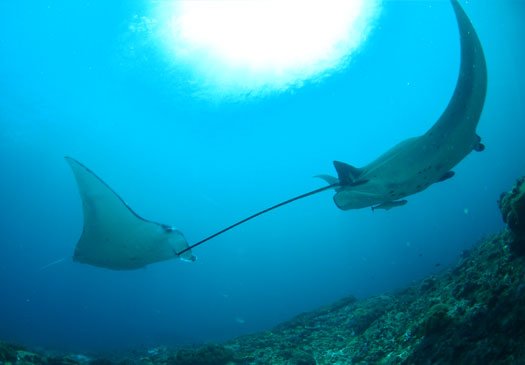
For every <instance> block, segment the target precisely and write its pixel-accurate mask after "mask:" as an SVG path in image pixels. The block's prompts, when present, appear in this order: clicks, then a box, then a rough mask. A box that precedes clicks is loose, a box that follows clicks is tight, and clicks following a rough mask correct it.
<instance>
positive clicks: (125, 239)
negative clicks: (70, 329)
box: [66, 157, 195, 270]
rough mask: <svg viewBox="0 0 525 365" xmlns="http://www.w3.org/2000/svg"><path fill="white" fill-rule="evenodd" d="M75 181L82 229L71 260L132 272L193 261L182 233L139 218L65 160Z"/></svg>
mask: <svg viewBox="0 0 525 365" xmlns="http://www.w3.org/2000/svg"><path fill="white" fill-rule="evenodd" d="M66 161H67V162H68V164H69V166H70V167H71V169H72V170H73V174H74V175H75V179H76V181H77V185H78V189H79V192H80V197H81V200H82V207H83V213H84V230H83V232H82V235H81V236H80V239H79V241H78V243H77V246H76V248H75V253H74V255H73V260H74V261H77V262H80V263H85V264H90V265H93V266H98V267H104V268H108V269H113V270H133V269H138V268H141V267H144V266H146V265H148V264H151V263H154V262H158V261H164V260H169V259H172V258H181V259H183V260H187V261H195V256H193V254H192V253H191V250H187V251H184V252H183V253H181V251H183V250H184V249H186V248H188V243H187V242H186V239H185V238H184V235H183V234H182V232H180V231H179V230H178V229H176V228H175V227H172V226H169V225H166V224H162V223H156V222H153V221H149V220H147V219H144V218H142V217H141V216H139V215H138V214H137V213H135V212H134V211H133V210H132V209H131V208H130V207H129V206H128V205H127V204H126V202H125V201H124V200H123V199H122V198H121V197H120V196H119V195H118V194H117V193H115V192H114V191H113V189H111V188H110V187H109V186H108V185H107V184H106V183H105V182H104V181H103V180H102V179H101V178H99V177H98V176H97V175H95V173H93V172H92V171H91V170H90V169H88V168H87V167H86V166H84V165H83V164H81V163H80V162H78V161H77V160H75V159H73V158H71V157H66Z"/></svg>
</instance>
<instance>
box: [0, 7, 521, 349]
mask: <svg viewBox="0 0 525 365" xmlns="http://www.w3.org/2000/svg"><path fill="white" fill-rule="evenodd" d="M464 3H465V2H464V1H462V4H464ZM523 4H524V3H523V2H521V1H518V0H516V1H511V0H502V1H492V0H482V1H471V2H468V4H464V5H465V10H466V12H467V13H468V14H469V16H470V18H471V19H472V21H473V23H474V25H475V27H476V29H477V31H478V34H479V37H480V39H481V41H482V43H483V46H484V50H485V53H486V58H487V64H488V72H489V88H488V94H487V100H486V104H485V109H484V111H483V115H482V118H481V121H480V124H479V127H478V132H479V134H480V135H481V137H482V138H483V142H484V144H485V145H486V147H487V148H486V150H485V151H484V152H483V153H472V154H471V155H469V156H468V157H467V158H466V159H465V160H464V161H462V162H461V163H460V165H458V166H457V167H456V168H455V171H456V176H455V177H454V178H453V179H451V180H448V181H446V182H443V183H440V184H437V185H434V186H431V187H430V188H429V189H427V190H426V191H424V192H422V193H420V194H417V195H414V196H411V197H409V198H408V200H409V203H408V204H407V205H406V206H404V207H401V208H396V209H393V210H390V211H388V212H385V211H376V212H372V211H371V210H370V209H362V210H353V211H347V212H343V211H341V210H338V209H337V208H336V207H335V205H334V204H333V202H332V193H330V192H323V193H321V194H318V195H316V196H313V197H309V198H308V199H305V200H301V201H298V202H295V203H294V204H292V205H289V206H286V207H283V208H280V209H278V210H276V211H273V212H271V213H269V214H267V215H264V216H262V217H260V218H257V219H255V220H253V221H251V222H249V223H246V224H245V225H242V226H240V227H238V228H236V229H235V230H232V231H230V232H228V233H225V234H224V235H221V236H220V237H217V238H216V239H214V240H211V241H209V242H208V243H206V244H205V245H203V246H201V247H199V248H197V249H195V251H194V253H195V254H196V255H197V256H198V260H197V261H196V262H195V263H185V262H180V261H175V260H172V261H166V262H162V263H157V264H154V265H151V266H149V267H147V268H146V269H142V270H137V271H124V272H118V271H110V270H105V269H100V268H96V267H91V266H87V265H82V264H78V263H74V262H73V261H72V260H71V256H72V253H73V250H74V247H75V244H76V242H77V240H78V238H79V236H80V234H81V231H82V211H81V202H80V198H79V195H78V190H77V186H76V184H75V181H74V178H73V175H72V173H71V171H70V170H69V167H68V166H67V164H66V163H65V161H64V159H63V156H65V155H69V156H73V157H75V158H76V159H78V160H79V161H81V162H83V163H84V164H86V165H87V166H88V167H89V168H91V169H92V170H93V171H95V172H96V173H97V174H98V175H99V176H100V177H101V178H102V179H104V180H105V181H106V182H107V183H108V184H109V185H110V186H111V187H113V189H114V190H115V191H117V192H118V193H119V194H120V195H121V196H122V197H123V198H124V199H125V200H126V202H127V203H128V204H129V205H130V206H131V207H133V208H134V210H135V211H136V212H137V213H139V214H140V215H142V216H144V217H146V218H148V219H152V220H155V221H160V222H164V223H168V224H173V225H175V226H177V227H178V228H179V229H181V230H182V231H183V232H184V234H185V236H186V238H187V239H188V241H189V242H190V243H194V242H197V241H198V240H200V239H202V238H204V237H205V236H207V235H209V234H212V233H213V232H215V231H217V230H219V229H222V228H223V227H225V226H227V225H229V224H231V223H234V222H235V221H237V220H239V219H242V218H244V217H245V216H247V215H249V214H252V213H254V212H256V211H257V210H260V209H263V208H266V207H268V206H270V205H272V204H275V203H278V202H280V201H282V200H285V199H288V198H290V197H292V196H295V195H298V194H301V193H304V192H306V191H309V190H313V189H315V188H318V187H320V186H322V184H323V182H322V181H320V180H318V179H314V178H313V176H314V175H316V174H321V173H333V172H334V171H333V167H332V161H333V160H334V159H338V160H342V161H346V162H348V163H351V164H354V165H356V166H360V165H363V164H366V163H368V162H369V161H371V160H372V159H374V158H375V157H377V156H378V155H379V154H380V153H382V152H384V151H385V150H386V149H388V148H390V147H391V146H392V145H394V144H395V143H397V142H399V141H401V140H403V139H405V138H407V137H410V136H414V135H418V134H420V133H422V132H424V131H425V130H426V129H428V128H429V127H430V126H431V125H432V124H433V122H434V121H435V120H436V119H437V118H438V117H439V115H440V113H441V112H442V111H443V109H444V108H445V106H446V104H447V102H448V99H449V98H450V96H451V95H452V91H453V88H454V85H455V81H456V77H457V71H458V67H459V41H458V34H457V25H456V23H455V18H454V14H453V11H452V8H451V7H450V4H449V3H448V2H443V1H439V2H426V1H418V2H398V1H385V2H383V4H382V11H381V15H380V17H379V18H378V19H377V20H376V23H375V27H374V30H373V31H372V32H371V33H370V36H369V38H368V40H367V42H366V43H365V44H363V45H362V46H361V48H360V49H359V52H358V53H357V54H356V55H354V56H353V59H352V61H351V62H350V64H349V65H348V67H346V68H344V69H342V70H340V71H339V72H336V73H334V74H333V75H332V76H330V77H327V78H325V79H324V80H323V81H322V82H319V83H306V85H305V86H304V87H301V88H296V89H291V90H289V91H287V92H284V93H273V94H269V95H266V96H264V97H255V96H254V97H252V98H250V97H247V98H243V99H239V100H237V101H235V100H225V101H222V102H221V101H220V100H219V101H217V100H215V101H210V100H205V99H202V98H196V97H192V93H191V90H189V89H186V88H188V86H187V85H186V86H185V84H184V83H179V82H177V80H180V79H183V78H184V73H181V72H182V71H180V70H177V69H176V67H174V66H173V65H170V64H169V62H166V60H165V59H161V56H160V53H159V52H157V51H156V50H155V48H154V47H151V48H150V49H149V50H148V52H149V53H147V54H144V55H141V56H140V57H136V58H132V57H129V56H126V55H123V54H124V53H125V52H124V51H123V49H125V48H126V42H132V41H133V40H132V39H128V38H127V37H126V36H124V35H125V33H126V27H127V24H128V23H129V20H130V19H131V18H132V17H133V15H135V14H140V13H141V12H145V11H147V8H148V6H149V3H148V2H146V1H138V2H133V4H131V3H130V2H127V1H114V2H109V3H108V2H102V1H99V2H90V1H66V0H57V1H53V2H43V1H2V2H0V170H1V175H0V176H1V179H0V218H1V220H0V237H1V238H0V244H1V254H0V339H2V340H8V341H13V342H19V343H23V344H26V345H30V346H44V347H52V348H59V349H71V350H75V351H90V350H100V349H119V348H129V347H141V346H144V347H151V346H157V345H163V344H167V345H177V344H188V343H195V342H202V341H220V340H225V339H228V338H232V337H234V336H237V335H240V334H245V333H250V332H254V331H259V330H265V329H269V328H271V327H272V326H274V325H276V324H277V323H279V322H281V321H283V320H286V319H289V318H291V317H292V316H294V315H296V314H298V313H300V312H303V311H307V310H311V309H314V308H316V307H318V306H321V305H325V304H328V303H330V302H331V301H334V300H336V299H338V298H341V297H343V296H347V295H355V296H357V297H366V296H370V295H374V294H378V293H382V292H384V291H388V290H393V289H396V288H401V287H403V286H406V285H409V284H411V283H413V282H414V281H416V280H418V279H421V278H423V277H425V276H427V275H430V274H433V273H437V272H440V271H441V270H443V269H444V268H446V267H447V265H452V264H454V263H455V262H456V261H457V260H458V256H459V254H460V253H461V252H462V251H463V250H464V249H466V248H469V247H471V246H472V245H474V244H475V243H476V242H477V241H478V240H479V239H480V238H482V237H483V236H484V235H487V234H490V233H493V232H496V231H498V230H499V229H501V228H502V227H503V224H502V222H501V218H500V216H499V212H498V209H497V205H496V200H497V198H498V196H499V194H500V193H501V192H502V191H504V190H506V189H508V188H509V187H510V186H511V184H512V183H513V181H514V180H515V178H517V177H518V176H520V175H521V174H523V173H524V172H525V157H524V149H523V143H524V141H523V140H524V138H525V123H524V120H525V103H523V99H524V97H525V87H524V85H525V72H524V71H523V65H524V64H525V53H524V52H523V51H522V50H523V43H522V39H521V38H522V35H523V34H525V23H523V21H522V20H523V19H524V15H525V6H524V5H523ZM62 259H64V260H62ZM57 260H61V261H59V262H57V263H56V264H53V265H51V266H47V265H48V264H50V263H53V262H55V261H57ZM46 266H47V267H46Z"/></svg>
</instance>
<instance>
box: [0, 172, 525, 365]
mask: <svg viewBox="0 0 525 365" xmlns="http://www.w3.org/2000/svg"><path fill="white" fill-rule="evenodd" d="M524 181H525V179H521V180H519V181H518V184H517V185H516V186H515V187H514V188H513V189H512V190H511V192H509V193H507V194H505V195H503V196H502V198H501V199H500V207H501V210H502V214H503V217H504V219H505V221H506V222H507V224H508V225H509V230H510V231H504V232H502V233H500V234H497V235H494V236H492V237H487V238H486V239H484V240H483V241H481V242H480V243H478V244H477V245H476V246H475V247H474V248H473V249H472V250H469V251H468V252H464V253H463V254H462V255H461V257H460V258H459V261H458V264H457V265H456V266H455V267H452V268H449V269H448V270H446V271H444V272H443V273H442V274H440V275H437V276H432V277H428V278H426V279H424V280H422V281H421V282H420V283H417V284H415V285H413V286H411V287H408V288H406V289H404V290H401V291H398V292H395V293H388V294H385V295H380V296H375V297H372V298H368V299H363V300H357V299H356V298H354V297H348V298H344V299H341V300H339V301H338V302H336V303H334V304H332V305H330V306H326V307H324V308H321V309H318V310H316V311H313V312H309V313H304V314H301V315H299V316H297V317H295V318H293V319H291V320H290V321H288V322H285V323H282V324H281V325H279V326H277V327H275V328H274V329H272V330H270V331H266V332H262V333H258V334H253V335H248V336H243V337H240V338H236V339H233V340H231V341H228V342H226V343H224V344H222V345H204V346H200V347H194V348H185V349H184V348H183V349H168V348H155V349H151V350H149V351H146V352H145V353H143V354H140V355H136V354H133V355H130V357H129V358H128V359H117V360H115V359H102V358H101V359H98V360H90V359H89V358H87V357H85V356H79V355H76V356H75V355H68V356H56V355H54V356H48V355H46V354H41V353H39V354H37V353H33V352H31V351H28V350H27V349H24V348H22V347H19V346H13V345H8V344H5V343H0V364H6V365H7V364H9V365H14V364H24V365H30V364H48V365H51V364H56V365H81V364H82V365H96V364H115V365H132V364H145V365H147V364H159V365H185V364H196V365H199V364H201V365H207V364H218V365H221V364H224V365H227V364H231V365H233V364H239V365H240V364H288V365H310V364H312V365H313V364H487V363H490V364H523V363H525V281H524V278H525V255H518V254H517V253H519V252H520V251H519V249H518V248H517V247H520V246H516V245H517V242H519V241H520V239H523V236H522V232H523V224H522V222H524V220H523V219H524V218H523V217H524V215H523V206H524V205H523V201H524V200H523V199H524V198H523V196H524V190H525V184H524ZM520 237H521V238H520Z"/></svg>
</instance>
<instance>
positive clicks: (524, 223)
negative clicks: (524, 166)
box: [498, 177, 525, 255]
mask: <svg viewBox="0 0 525 365" xmlns="http://www.w3.org/2000/svg"><path fill="white" fill-rule="evenodd" d="M498 204H499V207H500V210H501V215H502V216H503V221H504V222H505V223H507V225H508V227H509V229H510V231H511V232H512V236H513V241H512V243H511V249H512V250H513V251H514V252H515V253H516V254H518V255H525V177H522V178H521V179H518V181H516V184H515V185H514V187H513V188H512V189H511V190H510V191H509V192H507V193H504V194H501V197H500V199H499V201H498Z"/></svg>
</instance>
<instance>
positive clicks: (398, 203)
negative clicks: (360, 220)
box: [372, 199, 407, 211]
mask: <svg viewBox="0 0 525 365" xmlns="http://www.w3.org/2000/svg"><path fill="white" fill-rule="evenodd" d="M406 203H407V200H405V199H403V200H394V201H389V202H384V203H381V204H379V205H376V206H374V207H372V211H374V210H376V209H384V210H389V209H392V208H395V207H401V206H403V205H405V204H406Z"/></svg>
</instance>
